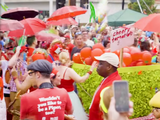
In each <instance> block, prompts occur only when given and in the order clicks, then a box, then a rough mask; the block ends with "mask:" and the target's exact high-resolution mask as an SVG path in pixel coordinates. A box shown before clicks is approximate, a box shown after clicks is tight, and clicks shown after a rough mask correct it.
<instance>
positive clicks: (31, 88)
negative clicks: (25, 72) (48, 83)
mask: <svg viewBox="0 0 160 120" xmlns="http://www.w3.org/2000/svg"><path fill="white" fill-rule="evenodd" d="M29 90H30V92H33V91H35V90H37V88H33V87H30V88H29Z"/></svg>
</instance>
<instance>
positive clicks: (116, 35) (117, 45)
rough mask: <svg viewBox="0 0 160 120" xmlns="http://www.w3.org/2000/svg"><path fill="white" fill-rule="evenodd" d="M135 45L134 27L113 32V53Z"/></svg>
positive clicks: (130, 26)
mask: <svg viewBox="0 0 160 120" xmlns="http://www.w3.org/2000/svg"><path fill="white" fill-rule="evenodd" d="M133 43H134V28H133V27H132V25H129V26H125V27H121V28H118V29H115V30H113V31H112V32H111V51H116V50H120V49H121V48H123V47H126V46H130V45H132V44H133Z"/></svg>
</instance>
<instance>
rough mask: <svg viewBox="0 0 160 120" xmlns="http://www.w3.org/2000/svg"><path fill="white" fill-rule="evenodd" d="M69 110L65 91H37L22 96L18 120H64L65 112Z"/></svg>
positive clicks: (69, 105)
mask: <svg viewBox="0 0 160 120" xmlns="http://www.w3.org/2000/svg"><path fill="white" fill-rule="evenodd" d="M71 109H72V103H71V100H70V98H69V95H68V93H67V91H66V90H65V89H60V88H57V87H54V88H53V89H37V90H35V91H33V92H31V93H27V94H24V95H22V97H21V108H20V118H21V119H24V118H30V117H32V118H34V120H64V114H65V111H70V110H71Z"/></svg>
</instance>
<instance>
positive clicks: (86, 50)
mask: <svg viewBox="0 0 160 120" xmlns="http://www.w3.org/2000/svg"><path fill="white" fill-rule="evenodd" d="M91 51H92V50H91V48H90V47H85V48H83V49H82V50H81V52H80V53H81V56H82V57H83V58H88V57H90V56H91Z"/></svg>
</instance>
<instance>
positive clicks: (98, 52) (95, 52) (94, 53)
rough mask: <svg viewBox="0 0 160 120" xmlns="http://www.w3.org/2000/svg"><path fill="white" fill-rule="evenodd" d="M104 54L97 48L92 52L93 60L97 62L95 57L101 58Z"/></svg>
mask: <svg viewBox="0 0 160 120" xmlns="http://www.w3.org/2000/svg"><path fill="white" fill-rule="evenodd" d="M102 54H103V51H102V50H101V49H99V48H95V49H94V50H92V52H91V58H92V60H94V61H97V60H96V59H95V58H94V57H97V56H101V55H102Z"/></svg>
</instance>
